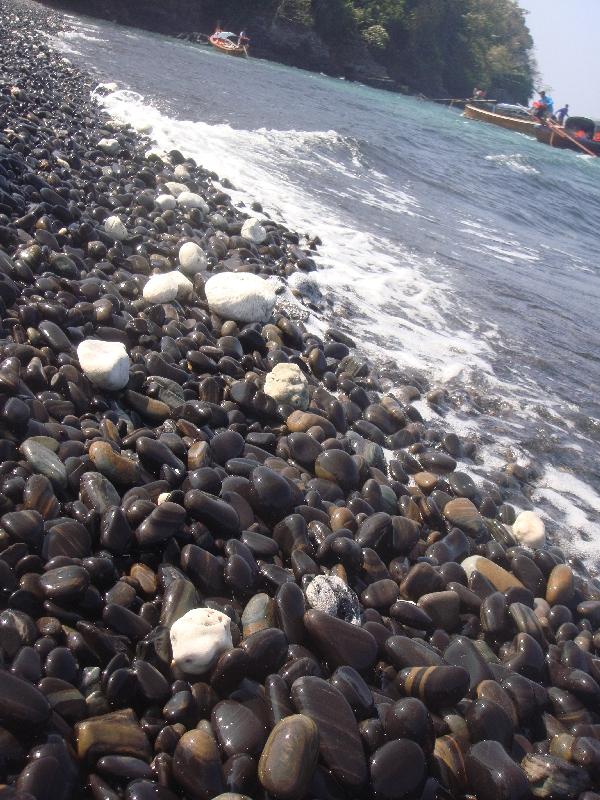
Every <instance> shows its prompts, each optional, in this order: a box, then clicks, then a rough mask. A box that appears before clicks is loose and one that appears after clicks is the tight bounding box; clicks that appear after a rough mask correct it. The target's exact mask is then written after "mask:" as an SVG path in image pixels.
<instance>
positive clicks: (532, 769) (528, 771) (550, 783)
mask: <svg viewBox="0 0 600 800" xmlns="http://www.w3.org/2000/svg"><path fill="white" fill-rule="evenodd" d="M521 767H522V769H523V771H524V773H525V775H526V776H527V780H528V781H529V784H530V786H531V790H532V793H533V795H534V796H535V797H540V798H556V800H575V798H576V797H578V796H579V795H580V794H581V793H582V792H585V791H586V789H589V788H591V780H590V776H589V774H588V773H587V772H586V770H584V769H582V768H581V767H578V766H576V765H575V764H570V763H569V762H568V761H564V760H563V759H562V758H558V757H557V756H552V755H548V754H536V753H528V754H527V755H526V756H525V758H524V759H523V761H522V762H521Z"/></svg>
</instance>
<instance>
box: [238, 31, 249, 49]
mask: <svg viewBox="0 0 600 800" xmlns="http://www.w3.org/2000/svg"><path fill="white" fill-rule="evenodd" d="M249 44H250V39H249V38H248V37H247V36H246V31H240V35H239V36H238V47H246V46H247V45H249Z"/></svg>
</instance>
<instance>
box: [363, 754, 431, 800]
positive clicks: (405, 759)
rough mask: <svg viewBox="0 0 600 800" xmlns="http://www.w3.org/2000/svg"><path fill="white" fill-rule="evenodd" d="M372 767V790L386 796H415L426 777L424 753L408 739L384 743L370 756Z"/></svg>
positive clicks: (395, 799) (393, 799)
mask: <svg viewBox="0 0 600 800" xmlns="http://www.w3.org/2000/svg"><path fill="white" fill-rule="evenodd" d="M369 768H370V773H371V783H372V787H373V792H374V793H375V796H376V797H381V798H383V799H384V800H400V798H404V797H412V796H413V795H414V794H415V793H416V792H417V790H418V789H419V788H420V786H421V785H422V784H423V783H424V780H425V756H424V755H423V751H422V750H421V748H420V747H419V745H418V744H416V743H415V742H413V741H410V740H409V739H395V740H394V741H393V742H387V743H386V744H384V745H383V747H380V748H379V750H376V751H375V752H374V753H373V755H372V756H371V760H370V764H369Z"/></svg>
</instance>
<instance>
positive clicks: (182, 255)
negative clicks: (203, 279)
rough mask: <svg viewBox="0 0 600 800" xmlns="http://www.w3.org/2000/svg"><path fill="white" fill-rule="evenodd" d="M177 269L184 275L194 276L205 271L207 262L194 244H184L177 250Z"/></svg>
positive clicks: (202, 252) (202, 251) (204, 255)
mask: <svg viewBox="0 0 600 800" xmlns="http://www.w3.org/2000/svg"><path fill="white" fill-rule="evenodd" d="M178 257H179V267H180V269H181V271H182V272H184V273H185V274H186V275H195V274H196V273H197V272H202V271H203V270H205V269H206V266H207V263H208V262H207V260H206V253H205V252H204V250H203V249H202V248H201V247H200V246H199V245H197V244H196V242H186V243H185V244H182V245H181V247H180V248H179V254H178Z"/></svg>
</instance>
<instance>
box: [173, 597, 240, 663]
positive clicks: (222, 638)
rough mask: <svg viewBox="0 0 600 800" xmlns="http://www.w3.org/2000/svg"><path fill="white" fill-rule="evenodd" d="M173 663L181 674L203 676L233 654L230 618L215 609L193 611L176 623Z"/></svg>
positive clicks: (174, 627)
mask: <svg viewBox="0 0 600 800" xmlns="http://www.w3.org/2000/svg"><path fill="white" fill-rule="evenodd" d="M170 636H171V649H172V652H173V663H174V665H175V666H176V667H178V668H179V669H180V670H182V672H186V673H190V674H192V675H201V674H203V673H204V672H206V671H207V670H209V669H210V668H211V666H212V665H213V664H214V663H215V661H216V660H217V658H218V657H219V656H220V655H221V653H224V652H225V651H226V650H231V648H232V647H233V642H232V639H231V626H230V624H229V617H228V616H226V615H225V614H221V613H220V612H219V611H215V610H214V609H212V608H194V609H192V610H191V611H188V612H187V614H184V615H183V617H180V618H179V619H178V620H177V621H176V622H174V623H173V625H172V627H171V631H170Z"/></svg>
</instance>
